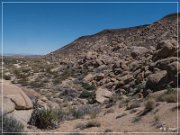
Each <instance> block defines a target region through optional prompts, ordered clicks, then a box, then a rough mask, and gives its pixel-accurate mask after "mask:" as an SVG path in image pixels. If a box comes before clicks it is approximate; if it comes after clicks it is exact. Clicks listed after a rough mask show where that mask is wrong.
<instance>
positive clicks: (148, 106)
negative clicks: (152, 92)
mask: <svg viewBox="0 0 180 135" xmlns="http://www.w3.org/2000/svg"><path fill="white" fill-rule="evenodd" d="M144 105H145V110H149V111H150V110H152V109H154V108H155V106H156V102H155V100H154V99H148V100H147V101H146V102H145V103H144Z"/></svg>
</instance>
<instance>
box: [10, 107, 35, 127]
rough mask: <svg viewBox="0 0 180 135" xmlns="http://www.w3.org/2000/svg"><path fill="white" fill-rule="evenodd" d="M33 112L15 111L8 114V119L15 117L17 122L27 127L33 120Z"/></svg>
mask: <svg viewBox="0 0 180 135" xmlns="http://www.w3.org/2000/svg"><path fill="white" fill-rule="evenodd" d="M32 112H33V110H32V109H31V110H15V111H13V112H12V113H8V114H7V117H13V118H14V119H16V120H17V121H19V122H21V123H22V124H23V125H24V126H26V125H27V123H28V122H29V120H30V118H31V114H32Z"/></svg>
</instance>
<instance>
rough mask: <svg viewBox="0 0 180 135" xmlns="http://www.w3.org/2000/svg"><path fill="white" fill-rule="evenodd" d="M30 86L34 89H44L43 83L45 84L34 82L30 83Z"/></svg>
mask: <svg viewBox="0 0 180 135" xmlns="http://www.w3.org/2000/svg"><path fill="white" fill-rule="evenodd" d="M29 85H30V86H31V87H32V88H40V87H43V86H44V83H43V82H37V81H33V82H30V83H29Z"/></svg>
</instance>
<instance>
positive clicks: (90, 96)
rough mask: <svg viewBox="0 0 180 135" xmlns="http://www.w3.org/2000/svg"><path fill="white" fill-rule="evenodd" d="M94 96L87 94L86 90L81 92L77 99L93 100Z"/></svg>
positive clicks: (91, 93)
mask: <svg viewBox="0 0 180 135" xmlns="http://www.w3.org/2000/svg"><path fill="white" fill-rule="evenodd" d="M94 96H95V93H94V92H89V91H87V90H83V91H82V93H81V94H80V96H79V97H80V98H94Z"/></svg>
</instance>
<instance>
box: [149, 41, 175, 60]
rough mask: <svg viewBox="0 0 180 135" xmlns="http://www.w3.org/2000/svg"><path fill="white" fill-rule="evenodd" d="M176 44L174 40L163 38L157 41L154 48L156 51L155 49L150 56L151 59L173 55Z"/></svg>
mask: <svg viewBox="0 0 180 135" xmlns="http://www.w3.org/2000/svg"><path fill="white" fill-rule="evenodd" d="M176 44H177V43H176V41H174V40H163V41H161V42H159V43H158V45H157V48H156V49H157V51H155V53H154V55H153V58H152V59H153V61H157V60H159V59H163V58H167V57H170V56H174V55H175V53H176V51H177V46H176Z"/></svg>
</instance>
